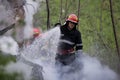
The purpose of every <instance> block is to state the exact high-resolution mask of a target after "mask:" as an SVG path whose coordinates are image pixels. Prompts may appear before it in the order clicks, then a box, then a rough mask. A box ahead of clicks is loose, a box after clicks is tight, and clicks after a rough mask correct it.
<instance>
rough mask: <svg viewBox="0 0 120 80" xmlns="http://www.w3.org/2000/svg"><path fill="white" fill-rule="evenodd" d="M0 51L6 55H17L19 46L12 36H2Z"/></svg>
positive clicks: (0, 38) (0, 37)
mask: <svg viewBox="0 0 120 80" xmlns="http://www.w3.org/2000/svg"><path fill="white" fill-rule="evenodd" d="M0 50H1V51H2V52H4V53H6V54H12V55H17V54H18V44H17V42H16V41H15V40H14V39H13V38H12V37H10V36H0Z"/></svg>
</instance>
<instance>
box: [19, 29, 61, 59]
mask: <svg viewBox="0 0 120 80" xmlns="http://www.w3.org/2000/svg"><path fill="white" fill-rule="evenodd" d="M59 37H60V30H59V27H56V28H53V29H51V30H49V31H47V32H45V33H43V34H42V36H40V37H38V38H36V39H35V41H34V42H33V43H32V44H31V45H29V46H27V47H25V48H24V50H23V51H22V52H21V53H22V54H23V55H25V56H27V57H29V58H32V59H41V60H53V59H54V57H55V54H56V50H57V44H58V41H59Z"/></svg>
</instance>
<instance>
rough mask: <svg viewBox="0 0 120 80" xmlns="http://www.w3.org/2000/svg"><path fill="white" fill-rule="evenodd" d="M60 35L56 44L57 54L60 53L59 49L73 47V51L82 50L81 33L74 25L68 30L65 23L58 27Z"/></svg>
mask: <svg viewBox="0 0 120 80" xmlns="http://www.w3.org/2000/svg"><path fill="white" fill-rule="evenodd" d="M60 30H61V36H60V42H59V45H58V54H62V53H61V51H64V50H70V49H73V48H75V51H77V50H82V47H83V46H82V39H81V33H80V32H79V31H78V30H77V29H76V26H75V27H74V28H73V29H72V30H69V29H68V26H67V24H65V25H62V26H61V27H60Z"/></svg>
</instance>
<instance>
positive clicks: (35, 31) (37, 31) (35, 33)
mask: <svg viewBox="0 0 120 80" xmlns="http://www.w3.org/2000/svg"><path fill="white" fill-rule="evenodd" d="M40 36H41V30H40V29H39V28H33V36H32V37H31V38H30V39H29V40H25V42H24V44H25V46H27V45H30V44H32V42H33V41H34V40H35V39H36V38H38V37H40Z"/></svg>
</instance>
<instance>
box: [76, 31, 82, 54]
mask: <svg viewBox="0 0 120 80" xmlns="http://www.w3.org/2000/svg"><path fill="white" fill-rule="evenodd" d="M82 49H83V44H82V39H81V33H80V32H79V33H78V34H77V39H76V53H77V54H80V55H81V54H82V53H83V51H82Z"/></svg>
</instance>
